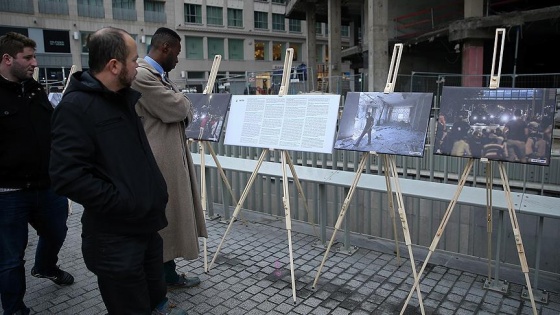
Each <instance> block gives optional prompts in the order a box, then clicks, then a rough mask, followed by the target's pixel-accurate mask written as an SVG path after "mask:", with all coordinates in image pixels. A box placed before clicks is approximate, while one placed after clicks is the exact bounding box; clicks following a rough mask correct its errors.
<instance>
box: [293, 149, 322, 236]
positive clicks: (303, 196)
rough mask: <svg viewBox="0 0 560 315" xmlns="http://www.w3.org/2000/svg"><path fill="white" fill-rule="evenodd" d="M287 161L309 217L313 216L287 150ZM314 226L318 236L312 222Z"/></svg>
mask: <svg viewBox="0 0 560 315" xmlns="http://www.w3.org/2000/svg"><path fill="white" fill-rule="evenodd" d="M286 161H287V162H288V165H289V166H290V171H291V172H292V176H293V178H294V182H295V184H296V187H297V189H298V192H299V195H300V196H301V199H302V200H303V206H304V207H305V211H306V212H307V215H308V216H309V217H311V216H312V214H311V211H310V210H309V207H308V206H307V198H306V197H305V194H304V192H303V187H301V182H300V181H299V178H298V177H297V175H296V169H295V167H294V164H293V163H292V159H291V158H290V155H289V154H288V153H287V152H286ZM312 226H313V232H314V233H315V236H317V237H318V233H317V231H316V228H315V224H312Z"/></svg>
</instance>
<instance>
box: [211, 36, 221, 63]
mask: <svg viewBox="0 0 560 315" xmlns="http://www.w3.org/2000/svg"><path fill="white" fill-rule="evenodd" d="M215 55H220V56H223V55H224V39H223V38H211V37H209V38H208V59H214V56H215Z"/></svg>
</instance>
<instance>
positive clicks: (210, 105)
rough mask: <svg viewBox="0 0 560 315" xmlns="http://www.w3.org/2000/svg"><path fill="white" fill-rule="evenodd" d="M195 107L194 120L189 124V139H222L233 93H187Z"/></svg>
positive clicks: (187, 133) (187, 131)
mask: <svg viewBox="0 0 560 315" xmlns="http://www.w3.org/2000/svg"><path fill="white" fill-rule="evenodd" d="M185 95H186V96H187V97H188V98H189V99H190V100H191V102H192V104H193V107H194V114H193V120H192V122H191V123H190V124H189V125H188V126H187V129H186V131H185V132H186V135H187V138H189V139H195V140H201V141H212V142H217V141H219V140H220V136H221V134H222V129H223V125H224V120H225V117H226V114H227V111H228V108H229V103H230V101H231V94H229V93H216V94H202V93H185Z"/></svg>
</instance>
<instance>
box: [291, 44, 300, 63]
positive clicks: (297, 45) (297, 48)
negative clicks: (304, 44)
mask: <svg viewBox="0 0 560 315" xmlns="http://www.w3.org/2000/svg"><path fill="white" fill-rule="evenodd" d="M290 48H293V49H294V56H293V59H292V60H293V61H297V60H298V55H299V53H300V52H301V44H290Z"/></svg>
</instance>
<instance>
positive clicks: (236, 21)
mask: <svg viewBox="0 0 560 315" xmlns="http://www.w3.org/2000/svg"><path fill="white" fill-rule="evenodd" d="M227 23H228V26H232V27H243V10H240V9H227Z"/></svg>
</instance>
